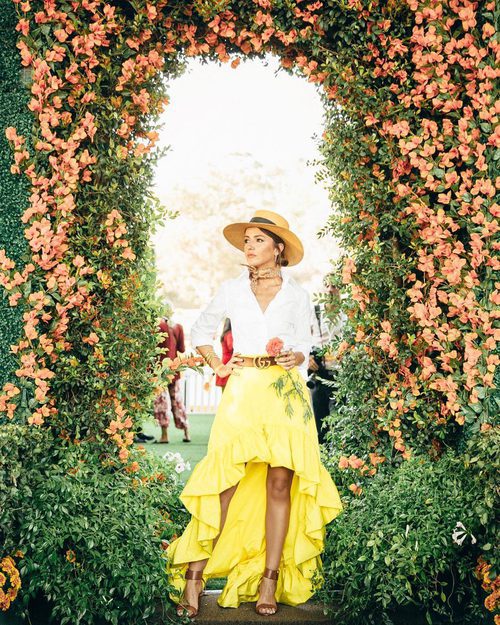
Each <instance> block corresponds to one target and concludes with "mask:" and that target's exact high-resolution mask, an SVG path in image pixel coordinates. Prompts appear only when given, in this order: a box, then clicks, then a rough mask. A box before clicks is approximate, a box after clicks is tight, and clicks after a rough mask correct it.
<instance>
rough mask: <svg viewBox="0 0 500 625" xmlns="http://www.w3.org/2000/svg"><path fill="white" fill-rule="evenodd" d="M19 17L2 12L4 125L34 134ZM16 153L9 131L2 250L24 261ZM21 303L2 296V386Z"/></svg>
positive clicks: (0, 218)
mask: <svg viewBox="0 0 500 625" xmlns="http://www.w3.org/2000/svg"><path fill="white" fill-rule="evenodd" d="M16 23H17V16H16V11H15V8H14V5H13V4H12V3H10V2H9V3H5V7H2V12H1V14H0V32H1V33H2V48H1V50H0V126H1V128H2V129H4V128H7V127H9V126H15V127H16V128H19V132H20V133H22V134H24V135H26V136H28V137H30V134H31V133H30V128H31V124H32V119H33V116H32V114H31V112H30V111H29V110H28V109H27V104H28V99H29V98H28V93H27V91H26V88H25V87H24V86H23V85H22V82H21V80H22V74H21V72H22V67H21V64H20V60H19V55H18V50H17V48H16V42H17V33H16V31H15V26H16ZM11 164H12V152H11V150H10V149H9V144H8V141H7V138H6V137H5V134H4V133H3V132H2V133H0V192H1V195H2V207H1V209H0V249H4V250H5V252H6V253H7V254H8V256H9V257H10V258H12V259H13V260H14V261H16V262H18V263H22V256H23V253H24V252H25V251H26V241H25V239H24V236H23V231H22V228H21V227H20V226H19V224H20V219H21V215H22V211H23V207H24V206H25V205H26V204H27V202H28V195H29V194H28V190H29V186H28V181H27V180H25V179H23V178H20V177H19V176H12V174H11V173H10V167H11ZM21 314H22V311H21V306H18V307H16V308H13V307H12V306H10V305H9V301H8V299H7V293H6V292H5V291H3V292H2V297H1V298H0V386H3V385H4V384H5V382H7V380H8V379H9V378H10V374H11V373H12V371H13V370H14V369H15V368H16V365H15V360H14V358H13V357H12V354H11V352H10V346H11V345H13V344H14V343H15V342H16V341H17V339H18V338H19V336H20V334H21Z"/></svg>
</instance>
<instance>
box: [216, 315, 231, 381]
mask: <svg viewBox="0 0 500 625" xmlns="http://www.w3.org/2000/svg"><path fill="white" fill-rule="evenodd" d="M220 342H221V347H222V364H224V365H225V364H227V363H228V362H229V361H230V360H231V356H232V355H233V333H232V332H231V320H230V319H226V321H225V322H224V327H223V328H222V334H221V337H220ZM227 380H228V378H227V377H225V378H221V377H220V376H219V375H216V376H215V384H216V386H220V387H221V390H222V391H224V389H225V388H226V383H227Z"/></svg>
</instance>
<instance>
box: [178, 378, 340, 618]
mask: <svg viewBox="0 0 500 625" xmlns="http://www.w3.org/2000/svg"><path fill="white" fill-rule="evenodd" d="M283 373H284V370H283V369H282V368H281V367H278V366H272V367H269V368H268V369H256V368H254V367H245V368H243V369H241V370H239V372H238V375H232V376H231V377H230V378H229V380H228V382H227V385H226V389H225V391H224V394H223V395H222V400H221V402H220V404H219V408H218V410H217V414H216V416H215V420H214V423H213V425H212V431H211V433H210V440H209V443H208V451H207V455H206V456H205V458H203V459H202V460H201V461H200V462H199V463H198V464H197V465H196V467H195V468H194V471H193V473H192V475H191V477H190V478H189V480H188V482H187V484H186V486H185V488H184V490H183V492H182V494H181V501H182V503H183V504H184V505H185V506H186V508H187V510H188V511H189V512H190V513H191V515H192V518H191V521H190V522H189V524H188V526H187V527H186V529H185V531H184V533H183V534H182V536H180V537H179V538H177V539H176V540H175V541H173V542H172V543H171V544H170V546H169V547H168V550H167V556H168V569H167V572H168V574H169V577H170V580H171V582H172V583H173V585H174V587H175V589H176V594H175V595H173V596H172V599H173V600H174V601H179V600H180V597H181V595H182V592H183V590H184V585H185V580H184V573H185V572H186V568H187V566H188V563H189V562H193V561H196V560H203V559H205V558H209V560H208V563H207V565H206V567H205V570H204V578H205V579H208V578H214V577H218V578H220V577H227V583H226V585H225V587H224V590H223V591H222V593H221V595H220V597H219V600H218V602H219V605H221V606H223V607H233V608H236V607H238V605H239V604H240V603H241V602H242V601H256V600H257V597H258V586H259V582H260V579H261V577H262V573H263V571H264V567H265V558H266V553H265V514H266V475H267V468H268V465H269V466H272V467H287V468H289V469H291V470H292V471H294V478H293V482H292V487H291V512H290V524H289V529H288V534H287V537H286V540H285V545H284V548H283V556H282V561H281V566H280V575H279V579H278V586H277V590H276V599H277V601H278V602H280V603H286V604H289V605H298V604H300V603H303V602H305V601H307V599H309V598H310V597H311V595H312V594H313V593H314V589H315V587H316V585H317V584H318V583H320V580H321V559H320V554H321V552H322V550H323V543H324V537H325V525H326V524H327V523H329V522H330V521H331V520H332V519H334V518H335V517H336V516H337V515H338V514H339V513H340V511H341V510H342V504H341V502H340V498H339V494H338V491H337V488H336V487H335V484H334V483H333V481H332V479H331V477H330V475H329V473H328V472H327V471H326V469H325V468H324V467H323V466H322V464H321V462H320V454H319V446H318V436H317V432H316V425H315V422H314V418H311V419H309V420H308V421H307V422H306V423H305V422H304V418H303V407H302V404H301V402H300V400H298V399H297V398H295V397H292V402H291V403H292V408H293V414H292V415H291V416H288V415H287V414H286V413H285V402H284V399H283V398H282V397H279V396H278V395H277V393H276V390H275V389H274V388H273V387H272V386H271V384H272V383H273V382H274V381H275V380H276V379H277V378H278V377H279V376H280V375H283ZM291 374H292V375H293V376H294V379H295V381H296V383H297V384H300V385H301V388H302V390H303V394H304V396H305V397H306V398H307V401H309V391H308V389H307V386H306V384H305V381H304V379H303V377H302V376H301V375H300V373H299V372H298V370H297V369H293V370H292V371H291ZM235 484H238V488H237V489H236V492H235V494H234V496H233V498H232V500H231V503H230V505H229V510H228V515H227V519H226V523H225V525H224V529H223V531H222V533H221V536H220V538H219V540H218V541H217V544H216V546H215V548H214V549H212V542H213V539H214V538H215V537H216V536H217V534H218V533H219V526H220V513H221V512H220V500H219V494H220V493H221V492H222V491H224V490H226V489H228V488H230V487H231V486H234V485H235Z"/></svg>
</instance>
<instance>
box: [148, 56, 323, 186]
mask: <svg viewBox="0 0 500 625" xmlns="http://www.w3.org/2000/svg"><path fill="white" fill-rule="evenodd" d="M266 64H267V66H266ZM278 68H279V61H278V59H277V58H275V57H273V56H270V57H268V58H267V59H266V61H264V60H259V59H254V60H251V61H250V60H247V61H246V62H245V61H244V62H242V63H241V64H240V65H239V67H237V68H236V69H233V68H231V66H230V65H229V64H227V63H226V64H221V65H217V64H216V63H207V64H203V63H201V61H199V60H198V59H191V60H190V62H189V64H188V69H187V70H186V72H185V73H184V74H183V75H182V76H181V77H180V78H178V79H176V80H174V81H172V83H171V84H170V86H169V97H170V104H169V106H168V107H167V108H166V111H165V113H164V115H163V119H162V121H164V123H165V126H164V130H163V132H162V133H161V145H162V146H166V145H170V146H171V151H170V153H169V154H168V155H167V156H166V157H165V159H163V160H162V162H161V166H160V168H159V175H158V179H157V185H158V189H159V190H161V191H163V190H167V189H168V187H169V186H170V185H171V184H172V183H173V182H180V181H189V180H191V179H192V177H193V176H194V177H197V176H200V175H202V174H203V173H204V172H205V171H206V170H207V168H208V166H209V165H210V163H212V162H221V161H223V160H224V158H225V157H227V156H228V155H230V154H232V153H235V152H245V153H251V154H252V155H254V156H255V158H256V159H257V160H259V161H261V162H262V163H263V164H268V165H272V164H278V165H287V164H289V163H292V162H294V161H295V162H296V161H297V160H300V159H306V160H308V159H311V158H315V157H316V156H317V154H318V152H317V149H316V145H315V143H314V141H313V139H312V137H313V135H315V134H316V135H318V136H321V133H322V132H323V126H322V116H323V105H322V103H321V100H320V98H319V95H318V93H317V92H316V88H315V86H314V85H312V84H311V83H308V82H307V81H306V80H305V79H301V78H299V77H296V76H290V75H289V74H287V73H285V72H284V71H280V72H279V73H278V74H276V72H277V71H278Z"/></svg>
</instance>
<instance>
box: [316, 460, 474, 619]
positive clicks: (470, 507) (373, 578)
mask: <svg viewBox="0 0 500 625" xmlns="http://www.w3.org/2000/svg"><path fill="white" fill-rule="evenodd" d="M480 497H481V486H480V484H479V481H478V479H477V477H476V475H475V473H474V472H473V471H472V470H470V469H467V468H466V467H465V466H464V464H463V463H462V462H460V461H459V460H456V459H453V458H452V457H451V456H450V457H449V456H444V457H443V458H442V459H440V460H438V461H436V462H432V461H430V460H429V459H426V458H425V459H424V458H417V457H416V458H413V459H412V460H410V461H408V462H406V463H404V464H403V465H402V466H401V467H400V468H398V469H397V470H393V471H386V472H385V473H379V474H378V475H376V476H375V477H374V478H373V481H372V482H371V484H370V486H369V488H367V489H366V494H364V495H363V496H362V497H360V498H355V499H352V500H351V501H350V502H349V504H348V506H347V509H346V510H345V512H344V513H343V514H342V515H341V516H340V517H339V518H338V519H337V520H336V521H335V523H333V524H332V525H331V526H330V529H329V532H328V537H327V545H326V550H325V553H324V563H325V570H324V573H325V584H324V586H323V588H322V589H321V591H319V596H320V598H321V599H323V600H324V601H326V602H327V603H328V604H329V605H333V606H336V607H335V610H336V612H335V617H336V618H338V619H342V622H343V623H356V624H357V625H361V624H362V623H374V624H375V623H377V624H378V623H380V615H381V614H382V613H384V614H387V616H384V618H385V619H386V622H387V623H392V622H393V620H391V618H392V617H391V616H390V614H391V613H394V612H395V611H396V610H401V609H404V608H405V607H413V608H416V609H418V610H423V611H426V614H427V620H428V622H432V619H433V618H434V617H436V616H438V617H441V618H445V619H453V618H454V616H456V614H460V615H463V616H465V617H466V618H468V619H470V620H469V622H471V623H472V622H475V623H477V622H479V615H480V614H481V611H480V606H479V598H478V597H477V596H476V595H475V594H474V593H475V590H471V589H475V588H476V589H478V585H477V582H476V581H475V580H474V577H473V569H474V565H475V561H476V558H477V555H478V553H479V545H480V544H481V541H482V537H483V530H484V528H482V526H481V521H480V518H479V514H478V509H477V503H478V500H479V499H480ZM457 522H461V523H462V524H463V525H464V526H465V528H466V529H467V531H468V532H469V535H468V536H467V537H466V538H465V541H464V542H463V544H462V545H461V546H459V545H458V544H456V543H455V542H454V540H453V538H452V534H453V531H454V529H455V527H456V524H457ZM471 535H474V537H475V539H476V540H477V542H476V543H475V544H474V545H473V544H472V537H471ZM474 619H476V620H474ZM448 622H449V621H448Z"/></svg>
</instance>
